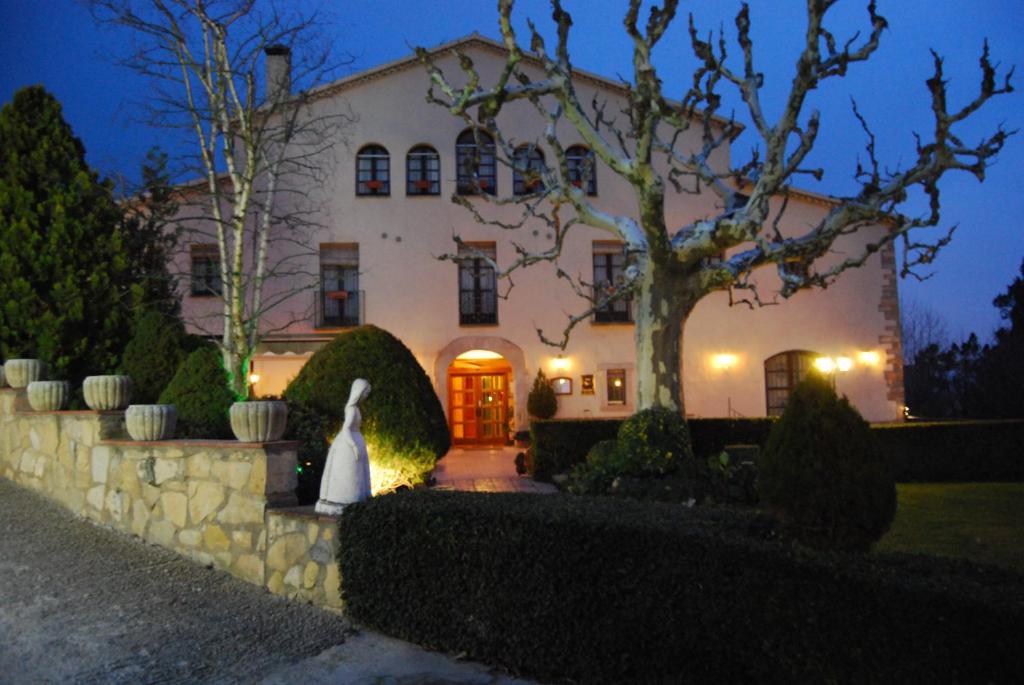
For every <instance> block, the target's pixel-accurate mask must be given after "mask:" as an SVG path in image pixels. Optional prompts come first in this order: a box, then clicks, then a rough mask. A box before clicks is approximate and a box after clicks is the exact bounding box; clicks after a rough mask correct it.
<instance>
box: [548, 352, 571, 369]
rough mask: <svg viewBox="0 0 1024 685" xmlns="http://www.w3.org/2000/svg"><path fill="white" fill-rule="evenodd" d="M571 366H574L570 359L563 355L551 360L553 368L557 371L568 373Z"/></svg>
mask: <svg viewBox="0 0 1024 685" xmlns="http://www.w3.org/2000/svg"><path fill="white" fill-rule="evenodd" d="M570 366H572V364H571V363H570V362H569V359H568V358H567V357H564V356H562V355H558V356H557V357H555V358H554V359H552V360H551V368H552V369H554V370H555V371H568V370H569V367H570Z"/></svg>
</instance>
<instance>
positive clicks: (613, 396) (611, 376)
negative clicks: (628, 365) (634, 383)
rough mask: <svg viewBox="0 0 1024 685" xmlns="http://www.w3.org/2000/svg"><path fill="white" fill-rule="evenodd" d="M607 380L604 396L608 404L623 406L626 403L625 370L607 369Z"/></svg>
mask: <svg viewBox="0 0 1024 685" xmlns="http://www.w3.org/2000/svg"><path fill="white" fill-rule="evenodd" d="M605 377H606V380H607V383H608V385H607V388H606V389H605V393H606V394H605V396H606V397H607V398H608V404H625V403H626V370H625V369H608V370H607V371H606V372H605Z"/></svg>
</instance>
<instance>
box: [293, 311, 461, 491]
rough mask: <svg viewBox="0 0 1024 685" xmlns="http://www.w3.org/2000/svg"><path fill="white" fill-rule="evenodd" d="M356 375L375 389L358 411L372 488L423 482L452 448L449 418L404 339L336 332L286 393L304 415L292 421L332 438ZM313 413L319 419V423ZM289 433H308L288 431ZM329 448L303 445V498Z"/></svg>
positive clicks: (372, 330)
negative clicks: (440, 458)
mask: <svg viewBox="0 0 1024 685" xmlns="http://www.w3.org/2000/svg"><path fill="white" fill-rule="evenodd" d="M357 378H365V379H366V380H368V381H369V382H370V386H371V388H372V389H371V391H370V395H369V396H368V397H367V399H366V400H365V401H364V402H363V403H362V404H361V405H360V409H361V412H362V416H363V423H362V433H363V437H364V438H365V439H366V445H367V449H368V451H369V455H370V477H371V480H372V484H373V490H374V492H379V491H381V490H388V489H393V488H395V487H398V486H401V485H410V486H411V485H418V484H420V483H422V482H424V480H425V479H426V478H427V477H428V476H429V474H430V472H431V471H432V470H433V468H434V464H435V463H436V461H437V459H438V458H439V457H441V456H444V454H445V453H446V452H447V451H448V448H449V447H450V444H451V443H450V437H449V435H448V422H447V421H446V420H445V416H444V411H443V410H442V409H441V402H440V401H439V400H438V399H437V394H436V393H435V392H434V388H433V386H432V385H431V383H430V379H429V378H428V377H427V374H426V373H425V372H424V371H423V369H422V368H421V367H420V365H419V362H417V361H416V357H414V356H413V354H412V352H410V351H409V348H407V347H406V346H405V345H403V344H402V341H400V340H399V339H398V338H396V337H395V336H393V335H391V334H390V333H388V332H387V331H385V330H382V329H380V328H377V327H376V326H360V327H359V328H356V329H353V330H352V331H350V332H348V333H344V334H342V335H339V336H338V337H336V338H335V339H334V340H332V341H331V342H330V343H328V344H327V345H326V346H325V347H324V348H323V349H321V350H320V351H319V352H317V353H316V354H314V355H313V356H312V357H311V358H310V360H309V362H307V363H306V365H305V366H304V367H302V371H300V372H299V375H298V376H296V377H295V379H294V380H293V381H292V382H291V383H290V384H289V385H288V388H287V389H286V390H285V393H284V396H285V399H286V400H287V401H288V402H289V404H290V405H291V406H293V407H295V408H297V409H298V410H299V411H300V412H301V413H302V416H303V418H302V421H297V422H295V423H294V425H295V426H296V428H297V429H298V428H300V427H301V428H302V430H303V432H304V433H305V434H308V435H314V436H315V435H316V434H320V435H322V436H324V437H326V438H327V439H328V440H330V439H333V438H334V436H335V435H336V434H337V432H338V430H339V429H340V428H341V423H342V421H343V420H344V416H345V404H346V403H347V402H348V396H349V390H350V388H351V387H352V381H354V380H355V379H357ZM309 414H313V415H314V417H319V421H320V423H321V426H320V427H317V426H315V425H314V424H315V423H316V421H315V418H314V417H310V416H309ZM321 427H322V429H323V430H322V432H320V430H319V428H321ZM286 437H292V438H293V439H298V438H301V437H305V436H299V435H296V434H294V433H292V432H291V430H290V431H289V433H286ZM327 447H328V445H327V443H326V442H323V443H321V444H320V445H304V448H303V450H302V452H301V454H300V456H301V458H302V461H303V464H302V466H303V467H304V469H303V472H302V473H300V474H299V475H300V485H299V489H300V496H302V495H304V494H305V493H308V492H309V491H311V490H312V491H314V492H315V489H316V488H317V487H319V483H320V475H321V473H322V472H323V461H324V459H325V457H326V452H327ZM305 462H310V465H309V466H306V464H305ZM308 497H309V495H308V494H306V495H305V497H300V499H303V498H308Z"/></svg>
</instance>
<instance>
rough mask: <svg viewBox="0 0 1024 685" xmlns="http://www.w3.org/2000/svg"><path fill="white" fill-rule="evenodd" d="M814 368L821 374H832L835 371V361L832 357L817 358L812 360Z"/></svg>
mask: <svg viewBox="0 0 1024 685" xmlns="http://www.w3.org/2000/svg"><path fill="white" fill-rule="evenodd" d="M814 368H816V369H817V370H818V371H821V372H822V373H832V372H833V371H835V370H836V360H835V359H832V357H818V358H817V359H815V360H814Z"/></svg>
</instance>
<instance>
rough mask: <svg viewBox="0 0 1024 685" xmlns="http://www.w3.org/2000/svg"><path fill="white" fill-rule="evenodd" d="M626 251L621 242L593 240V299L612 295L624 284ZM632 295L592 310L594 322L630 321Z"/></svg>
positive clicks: (596, 300) (596, 299)
mask: <svg viewBox="0 0 1024 685" xmlns="http://www.w3.org/2000/svg"><path fill="white" fill-rule="evenodd" d="M625 269H626V252H625V246H624V245H623V244H622V243H617V242H611V241H602V240H596V241H594V301H595V302H600V301H601V300H602V299H605V298H607V297H609V296H611V295H614V294H615V293H616V292H617V290H618V289H619V288H622V287H623V285H624V278H625ZM631 305H632V297H620V298H619V299H617V300H614V301H612V302H609V303H608V304H606V305H605V306H603V307H601V308H600V309H598V310H597V311H595V312H594V323H630V322H631V321H632V320H633V312H632V306H631Z"/></svg>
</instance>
